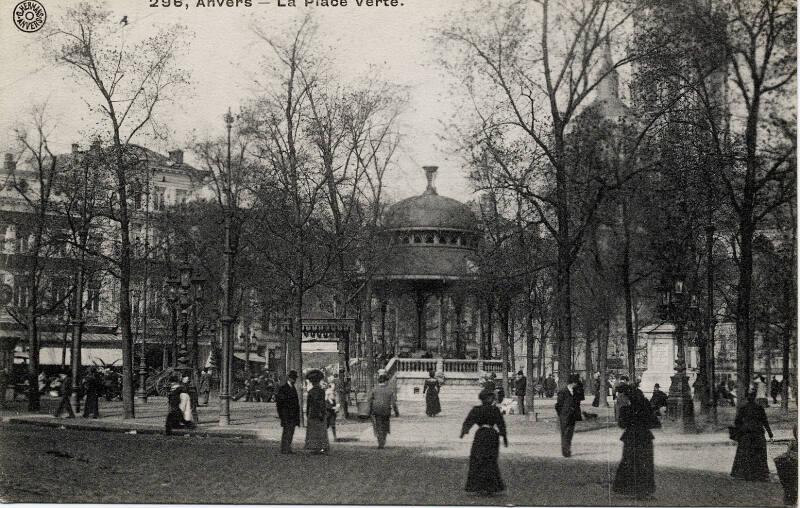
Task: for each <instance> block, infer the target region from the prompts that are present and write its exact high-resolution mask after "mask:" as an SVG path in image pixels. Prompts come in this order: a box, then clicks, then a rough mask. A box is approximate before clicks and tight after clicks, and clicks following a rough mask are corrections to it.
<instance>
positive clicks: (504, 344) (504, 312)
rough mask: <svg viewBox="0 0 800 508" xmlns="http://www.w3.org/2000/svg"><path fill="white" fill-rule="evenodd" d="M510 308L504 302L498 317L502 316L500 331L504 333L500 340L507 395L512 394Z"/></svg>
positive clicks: (504, 387)
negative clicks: (509, 366) (510, 385)
mask: <svg viewBox="0 0 800 508" xmlns="http://www.w3.org/2000/svg"><path fill="white" fill-rule="evenodd" d="M509 314H510V312H509V308H508V305H507V304H502V305H501V307H500V309H499V312H498V317H499V318H500V333H501V334H502V335H503V336H502V338H501V342H500V357H501V358H502V359H503V362H502V363H503V370H502V374H503V376H502V379H503V390H504V391H505V393H506V395H511V394H510V393H509V386H508V340H509V336H510V333H509V328H508V320H509V317H510V316H509Z"/></svg>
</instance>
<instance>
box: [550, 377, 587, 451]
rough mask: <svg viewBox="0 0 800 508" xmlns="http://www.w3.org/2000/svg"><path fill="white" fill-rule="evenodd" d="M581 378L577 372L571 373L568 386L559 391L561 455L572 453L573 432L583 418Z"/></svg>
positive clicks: (557, 407)
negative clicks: (580, 394)
mask: <svg viewBox="0 0 800 508" xmlns="http://www.w3.org/2000/svg"><path fill="white" fill-rule="evenodd" d="M579 382H580V378H579V377H578V375H577V374H570V376H569V378H567V386H566V387H565V388H563V389H561V390H560V391H559V392H558V399H557V401H556V413H557V414H558V423H559V427H560V430H561V455H563V456H564V457H569V456H570V455H572V434H573V433H574V432H575V422H577V421H578V420H582V419H583V418H582V417H581V408H580V400H579V399H580V396H579V393H578V392H579V388H578V386H579Z"/></svg>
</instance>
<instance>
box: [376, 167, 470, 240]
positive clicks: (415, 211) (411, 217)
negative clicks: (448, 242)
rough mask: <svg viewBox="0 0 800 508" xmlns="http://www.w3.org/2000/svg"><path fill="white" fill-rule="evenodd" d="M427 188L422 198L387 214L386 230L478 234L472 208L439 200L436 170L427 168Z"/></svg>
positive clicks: (400, 203) (393, 208) (385, 218)
mask: <svg viewBox="0 0 800 508" xmlns="http://www.w3.org/2000/svg"><path fill="white" fill-rule="evenodd" d="M424 169H425V174H426V176H427V178H428V187H427V188H426V189H425V192H423V193H422V194H421V195H419V196H414V197H410V198H407V199H404V200H402V201H400V202H398V203H395V204H394V205H392V206H391V207H389V209H388V210H387V212H386V216H385V217H384V227H385V228H386V229H387V230H398V229H412V230H413V229H444V230H447V229H450V230H460V231H477V230H478V221H477V219H476V217H475V214H474V213H472V210H470V208H469V206H467V205H465V204H464V203H462V202H460V201H456V200H455V199H452V198H447V197H444V196H439V195H438V194H437V193H436V188H435V187H434V185H433V183H434V179H435V176H436V170H437V169H438V168H437V167H436V166H425V168H424Z"/></svg>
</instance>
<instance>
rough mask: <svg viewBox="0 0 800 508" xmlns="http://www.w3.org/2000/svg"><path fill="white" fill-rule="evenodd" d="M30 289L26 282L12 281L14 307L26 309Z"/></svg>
mask: <svg viewBox="0 0 800 508" xmlns="http://www.w3.org/2000/svg"><path fill="white" fill-rule="evenodd" d="M29 295H30V288H29V287H28V283H27V281H24V280H21V279H17V280H15V281H14V295H13V300H14V307H27V306H28V297H29Z"/></svg>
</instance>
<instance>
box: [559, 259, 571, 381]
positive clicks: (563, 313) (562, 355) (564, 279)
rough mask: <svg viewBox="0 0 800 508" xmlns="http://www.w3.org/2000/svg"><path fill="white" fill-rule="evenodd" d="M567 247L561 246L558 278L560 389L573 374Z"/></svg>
mask: <svg viewBox="0 0 800 508" xmlns="http://www.w3.org/2000/svg"><path fill="white" fill-rule="evenodd" d="M566 251H567V247H566V246H562V245H560V244H559V247H558V269H557V276H556V293H557V299H556V302H557V303H556V309H557V310H556V316H557V318H556V330H557V332H556V333H557V344H558V387H559V388H563V387H565V386H567V378H568V377H569V375H570V374H572V296H571V290H570V279H571V276H570V263H569V259H568V256H569V254H568V253H567V252H566Z"/></svg>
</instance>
